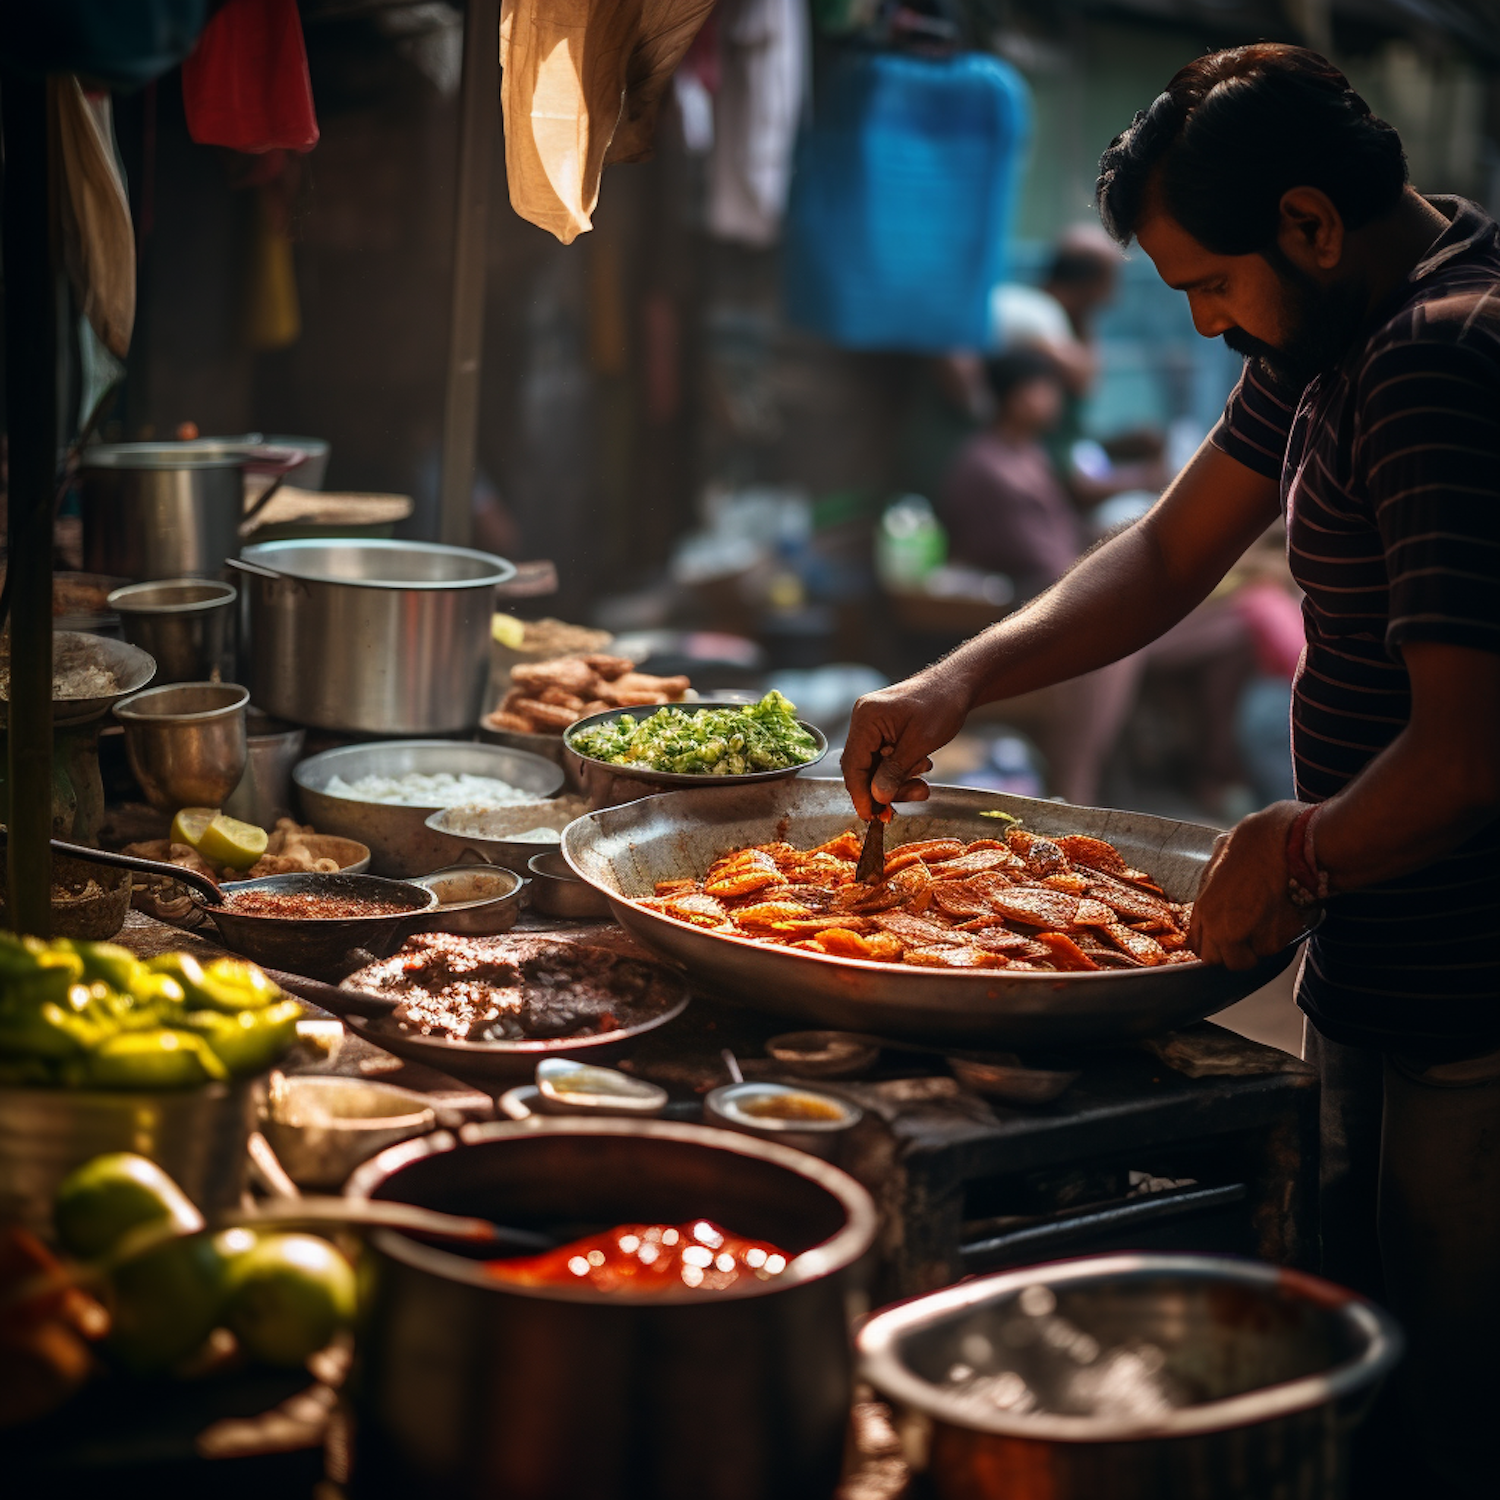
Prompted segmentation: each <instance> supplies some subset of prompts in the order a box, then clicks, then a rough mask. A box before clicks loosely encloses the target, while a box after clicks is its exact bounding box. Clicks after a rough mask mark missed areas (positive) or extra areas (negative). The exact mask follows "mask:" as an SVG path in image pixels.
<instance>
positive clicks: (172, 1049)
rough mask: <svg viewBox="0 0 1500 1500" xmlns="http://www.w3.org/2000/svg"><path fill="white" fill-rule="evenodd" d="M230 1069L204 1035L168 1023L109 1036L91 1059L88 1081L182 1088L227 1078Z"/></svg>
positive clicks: (102, 1084)
mask: <svg viewBox="0 0 1500 1500" xmlns="http://www.w3.org/2000/svg"><path fill="white" fill-rule="evenodd" d="M228 1076H229V1070H228V1069H227V1068H226V1067H225V1066H224V1064H223V1063H222V1062H220V1061H219V1059H218V1057H217V1056H216V1055H215V1053H214V1051H213V1049H212V1048H211V1047H209V1045H208V1044H207V1042H205V1041H204V1040H203V1038H202V1037H201V1036H198V1035H196V1034H195V1033H193V1032H191V1031H177V1030H172V1029H169V1028H168V1027H165V1026H160V1027H157V1028H156V1029H155V1030H152V1031H125V1032H121V1033H120V1034H119V1035H118V1036H112V1037H109V1038H108V1039H107V1040H105V1041H104V1042H102V1043H100V1045H99V1046H98V1047H96V1048H95V1049H94V1052H93V1055H92V1056H91V1057H90V1059H89V1068H88V1080H89V1082H90V1083H91V1084H92V1085H93V1086H94V1087H95V1088H101V1089H149V1090H153V1091H154V1090H158V1089H182V1088H196V1087H197V1086H198V1085H199V1084H203V1083H210V1082H213V1081H215V1080H218V1079H223V1078H227V1077H228Z"/></svg>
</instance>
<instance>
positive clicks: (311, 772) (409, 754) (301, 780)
mask: <svg viewBox="0 0 1500 1500" xmlns="http://www.w3.org/2000/svg"><path fill="white" fill-rule="evenodd" d="M411 771H419V772H422V773H423V774H425V775H435V774H437V773H439V772H445V771H446V772H448V773H449V774H450V775H453V776H461V775H470V776H493V777H494V778H495V779H496V780H497V781H504V782H506V783H508V784H509V785H511V786H513V787H517V788H518V789H519V790H521V791H523V792H530V793H532V794H533V795H535V796H537V797H550V796H552V794H553V793H554V792H556V791H557V789H558V788H559V787H560V786H561V785H562V782H563V773H562V768H561V767H560V766H557V765H554V764H553V763H552V762H551V761H550V760H543V759H542V758H541V756H539V755H528V754H527V753H526V752H525V751H524V750H506V749H504V748H503V747H502V746H499V745H469V744H461V743H459V742H458V741H456V740H390V741H388V742H386V743H384V744H374V745H346V746H344V747H343V748H342V749H339V750H325V751H324V752H323V753H322V754H321V755H314V756H311V757H310V758H309V759H307V760H304V761H303V762H302V763H301V764H300V765H298V766H297V767H296V768H295V769H294V770H293V772H292V780H293V782H294V783H295V784H296V788H297V797H298V800H299V802H300V803H301V804H302V813H303V816H304V817H305V818H306V820H307V821H308V822H309V823H311V824H312V825H313V826H314V827H315V828H316V829H317V830H318V831H319V832H320V833H336V834H339V835H340V836H341V837H343V838H346V839H358V840H359V842H360V843H362V844H365V845H367V846H368V847H369V850H370V868H371V869H372V870H374V871H375V873H376V874H377V875H396V876H402V875H428V874H431V872H432V871H433V870H436V869H440V868H441V867H442V866H444V865H449V864H452V863H453V860H454V858H455V856H454V854H453V852H452V846H453V841H452V839H451V838H448V837H446V836H444V835H443V834H441V833H434V832H433V831H432V830H431V829H430V828H428V827H427V819H428V817H429V815H430V814H432V813H434V812H436V811H437V810H438V809H437V808H435V807H431V806H429V807H398V806H395V805H393V804H391V803H389V802H361V801H359V800H358V799H357V798H354V797H339V796H335V795H333V794H331V793H329V792H328V791H327V790H326V788H327V786H328V783H329V782H330V781H332V780H333V778H334V777H335V776H338V777H341V778H342V779H343V780H344V781H345V782H355V781H358V780H360V779H361V778H362V777H365V776H404V775H406V774H407V773H408V772H411Z"/></svg>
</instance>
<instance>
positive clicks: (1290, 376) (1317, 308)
mask: <svg viewBox="0 0 1500 1500" xmlns="http://www.w3.org/2000/svg"><path fill="white" fill-rule="evenodd" d="M1263 254H1264V257H1265V259H1266V260H1267V261H1268V262H1269V264H1270V266H1271V269H1272V270H1273V271H1274V272H1275V273H1276V279H1277V281H1278V282H1279V283H1280V285H1281V290H1282V309H1281V311H1282V318H1281V322H1282V328H1283V333H1282V335H1281V337H1280V339H1279V340H1278V341H1277V342H1276V343H1274V344H1268V343H1266V342H1265V341H1264V340H1262V339H1258V338H1255V337H1254V336H1253V335H1251V334H1248V333H1246V332H1245V331H1244V329H1242V328H1229V329H1226V330H1225V332H1224V335H1223V337H1224V343H1225V344H1226V345H1227V346H1228V347H1229V348H1230V349H1233V350H1234V352H1235V353H1236V354H1242V355H1244V357H1245V358H1246V359H1249V360H1254V361H1255V363H1256V365H1257V366H1258V367H1259V368H1260V369H1261V370H1263V371H1264V372H1265V373H1266V375H1267V376H1268V377H1269V378H1270V379H1271V380H1272V381H1274V382H1275V383H1276V384H1278V385H1281V386H1284V387H1286V388H1288V389H1294V390H1299V391H1300V390H1302V389H1304V388H1305V387H1306V386H1307V384H1308V383H1309V382H1310V381H1312V380H1313V379H1315V378H1316V377H1317V376H1319V375H1321V374H1322V373H1323V372H1324V371H1325V370H1331V369H1332V368H1333V367H1334V365H1336V364H1337V363H1338V362H1339V360H1340V359H1342V358H1343V356H1344V355H1345V353H1347V352H1348V350H1349V347H1350V346H1351V345H1352V344H1353V343H1354V340H1355V338H1356V337H1357V336H1358V334H1359V330H1360V327H1361V325H1362V323H1363V321H1364V310H1365V307H1366V297H1365V293H1364V289H1363V288H1362V287H1357V286H1354V285H1338V284H1334V285H1332V286H1324V285H1322V284H1321V283H1319V282H1317V281H1315V280H1314V279H1313V278H1312V277H1311V276H1309V275H1307V273H1306V272H1305V271H1303V270H1302V269H1301V268H1300V267H1298V266H1296V265H1294V264H1293V263H1292V262H1291V261H1290V260H1288V259H1287V258H1286V256H1285V255H1283V254H1282V252H1281V250H1280V249H1279V248H1278V247H1277V246H1275V245H1273V246H1271V248H1270V249H1269V250H1266V251H1264V252H1263Z"/></svg>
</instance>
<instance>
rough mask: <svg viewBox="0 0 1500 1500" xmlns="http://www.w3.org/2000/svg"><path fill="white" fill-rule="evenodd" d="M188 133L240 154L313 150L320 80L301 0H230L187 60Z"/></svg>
mask: <svg viewBox="0 0 1500 1500" xmlns="http://www.w3.org/2000/svg"><path fill="white" fill-rule="evenodd" d="M182 101H183V104H184V106H185V108H186V111H187V127H188V134H189V135H190V136H192V138H193V139H194V140H195V141H197V142H198V144H199V145H200V146H228V147H229V148H230V149H231V150H233V151H246V152H262V151H276V150H286V151H311V150H312V148H313V147H314V146H316V145H317V143H318V119H317V116H316V115H315V114H314V113H313V97H312V80H311V78H310V77H309V76H308V72H307V49H306V47H305V46H304V45H303V42H302V22H301V20H300V19H299V18H298V16H297V3H296V0H228V3H227V4H226V5H225V6H224V7H223V8H222V9H221V10H220V11H219V12H218V13H217V14H216V15H215V16H214V18H213V20H211V21H210V22H209V23H208V25H207V26H206V27H205V28H204V30H203V35H202V36H201V37H199V39H198V45H197V47H195V48H194V49H193V52H192V55H191V56H190V57H189V58H188V59H187V61H186V62H185V63H183V65H182Z"/></svg>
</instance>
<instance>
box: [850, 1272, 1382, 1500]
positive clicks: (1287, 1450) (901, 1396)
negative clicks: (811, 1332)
mask: <svg viewBox="0 0 1500 1500" xmlns="http://www.w3.org/2000/svg"><path fill="white" fill-rule="evenodd" d="M1401 1344H1402V1339H1401V1333H1400V1330H1399V1329H1398V1328H1397V1327H1396V1325H1395V1324H1394V1322H1392V1320H1391V1319H1390V1318H1389V1317H1388V1316H1387V1315H1386V1314H1385V1313H1383V1312H1381V1311H1380V1310H1379V1309H1378V1308H1376V1307H1372V1306H1371V1305H1370V1304H1369V1303H1367V1302H1364V1301H1362V1300H1361V1299H1360V1298H1358V1297H1356V1296H1355V1295H1354V1294H1353V1293H1352V1292H1346V1291H1344V1290H1343V1289H1342V1288H1341V1287H1337V1286H1334V1285H1332V1284H1331V1283H1329V1282H1326V1281H1320V1280H1318V1279H1317V1278H1316V1277H1313V1276H1307V1275H1305V1274H1303V1273H1302V1272H1300V1271H1290V1270H1285V1269H1282V1268H1279V1267H1277V1266H1270V1265H1264V1264H1261V1263H1259V1262H1256V1261H1248V1260H1239V1259H1236V1258H1233V1257H1230V1256H1212V1255H1150V1254H1144V1253H1142V1254H1128V1255H1106V1256H1092V1257H1088V1258H1086V1259H1082V1260H1068V1261H1058V1262H1056V1263H1055V1264H1053V1265H1046V1266H1035V1267H1030V1268H1028V1269H1025V1270H1019V1271H1006V1272H1002V1273H1000V1274H998V1275H994V1276H982V1277H976V1278H975V1279H974V1280H972V1281H966V1282H962V1283H960V1284H959V1285H958V1286H953V1287H948V1288H946V1289H945V1290H943V1291H940V1292H934V1293H932V1294H931V1295H929V1296H925V1297H917V1298H915V1299H913V1300H912V1301H910V1302H905V1303H901V1304H899V1305H897V1306H896V1307H892V1308H888V1309H886V1310H885V1311H884V1312H881V1313H878V1314H877V1315H876V1316H875V1317H874V1318H872V1319H871V1320H870V1321H869V1322H868V1323H866V1324H865V1326H864V1327H863V1328H862V1329H861V1330H860V1334H859V1340H858V1345H859V1351H860V1358H861V1373H862V1374H863V1375H864V1377H865V1378H866V1379H867V1380H869V1381H870V1382H871V1383H872V1384H873V1385H874V1386H875V1387H876V1389H877V1390H879V1391H880V1392H881V1393H882V1394H884V1395H885V1396H887V1397H888V1398H890V1399H891V1400H892V1401H893V1402H895V1403H896V1404H897V1406H898V1407H900V1408H904V1409H905V1410H906V1411H907V1412H908V1413H909V1414H911V1420H910V1421H908V1423H907V1424H906V1430H907V1432H908V1433H909V1434H910V1435H911V1436H913V1437H925V1442H920V1441H919V1442H915V1443H913V1445H912V1446H913V1447H915V1448H917V1449H918V1452H917V1453H916V1455H915V1456H916V1458H917V1460H918V1463H919V1466H921V1465H923V1464H924V1463H925V1467H926V1468H927V1470H928V1476H929V1479H930V1481H931V1485H932V1490H933V1492H934V1493H935V1494H936V1495H937V1496H938V1497H939V1500H1007V1497H1011V1496H1016V1495H1023V1494H1024V1495H1046V1496H1048V1497H1049V1500H1265V1497H1267V1496H1273V1495H1274V1496H1278V1497H1284V1500H1339V1497H1341V1496H1343V1495H1345V1494H1347V1492H1348V1483H1349V1436H1350V1433H1351V1432H1352V1430H1353V1428H1354V1426H1355V1425H1356V1424H1357V1422H1358V1421H1359V1419H1360V1418H1361V1417H1362V1416H1363V1415H1364V1413H1365V1412H1366V1410H1367V1409H1368V1407H1369V1405H1370V1402H1371V1400H1372V1399H1373V1397H1374V1395H1375V1391H1376V1388H1377V1387H1378V1385H1379V1383H1380V1381H1381V1380H1382V1379H1383V1378H1384V1377H1385V1376H1386V1374H1387V1373H1389V1371H1390V1370H1391V1368H1392V1367H1393V1366H1394V1365H1395V1363H1396V1361H1397V1360H1398V1359H1399V1358H1400V1355H1401ZM924 1427H925V1433H924V1432H923V1428H924ZM923 1448H925V1449H926V1452H925V1454H924V1453H923V1452H921V1449H923Z"/></svg>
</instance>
